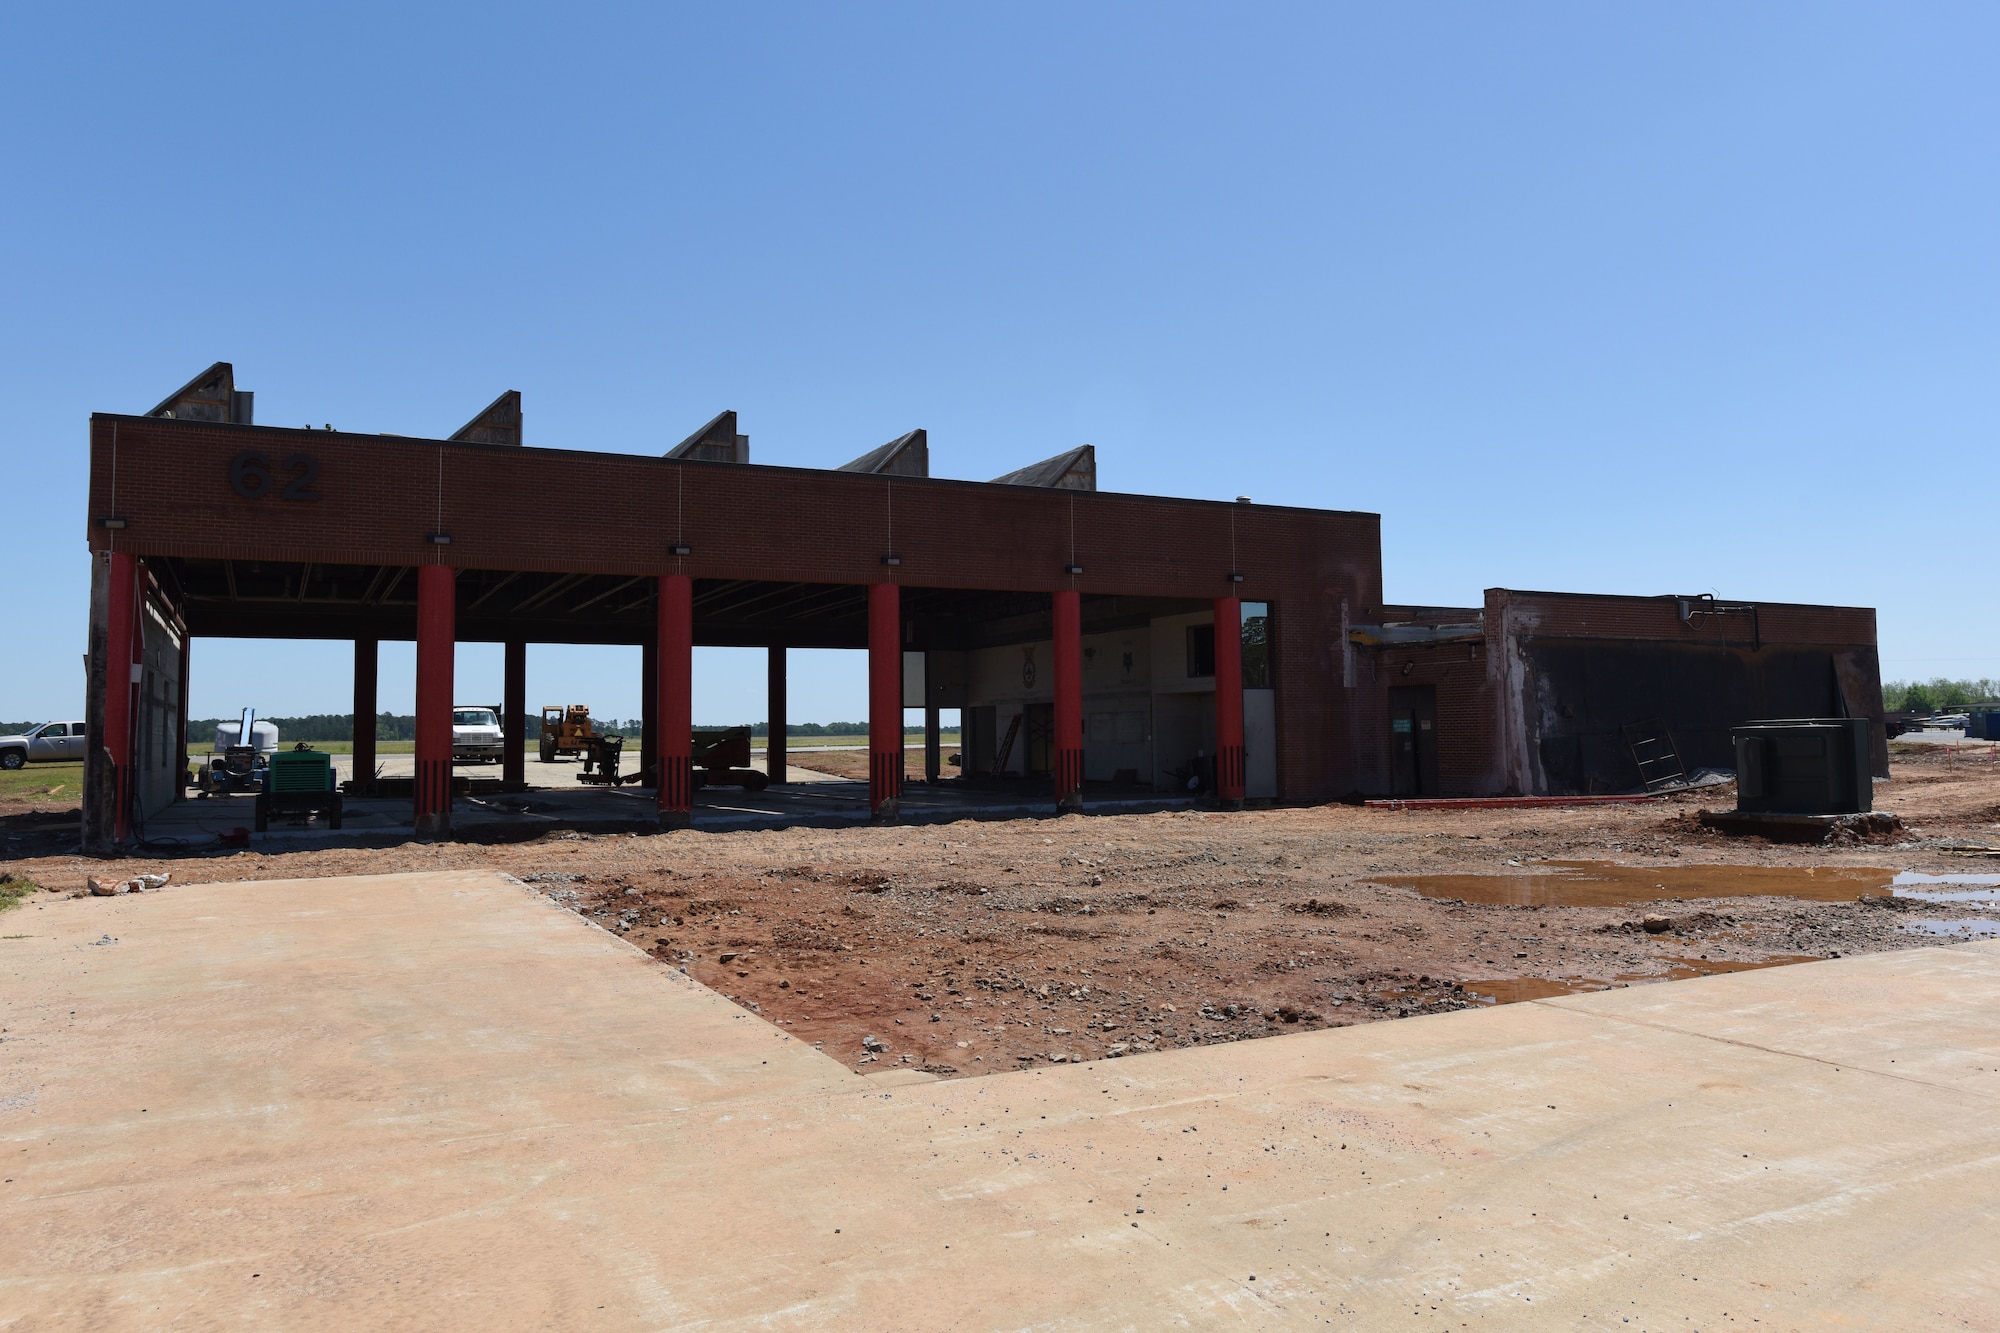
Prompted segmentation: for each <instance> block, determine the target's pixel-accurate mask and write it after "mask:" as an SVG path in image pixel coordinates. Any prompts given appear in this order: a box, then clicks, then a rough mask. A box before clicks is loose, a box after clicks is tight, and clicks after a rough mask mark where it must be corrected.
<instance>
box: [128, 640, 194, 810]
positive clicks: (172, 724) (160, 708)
mask: <svg viewBox="0 0 2000 1333" xmlns="http://www.w3.org/2000/svg"><path fill="white" fill-rule="evenodd" d="M141 633H142V635H143V638H144V642H143V644H142V649H143V657H144V670H143V671H142V672H141V674H140V677H139V712H138V715H137V716H135V717H134V718H133V719H132V726H133V728H134V729H135V731H136V732H137V738H136V739H137V740H138V747H137V763H136V769H137V771H136V772H135V773H134V774H133V777H134V779H135V781H134V783H133V792H134V800H135V802H136V804H137V806H138V810H139V816H140V818H142V819H149V818H151V817H152V816H153V815H154V814H156V813H157V812H159V811H160V810H162V809H164V808H165V807H167V806H168V805H170V804H172V803H173V800H174V797H175V796H176V795H177V794H178V792H179V790H180V776H179V773H178V772H177V771H176V770H177V769H178V768H179V764H180V726H181V721H180V714H181V690H182V689H183V688H184V687H185V683H184V682H183V681H182V680H181V641H180V636H179V635H178V634H176V633H175V632H174V630H173V628H172V627H171V626H170V625H168V624H167V622H166V621H164V620H162V619H161V618H160V615H159V612H158V611H156V610H155V609H154V607H153V604H152V603H151V602H150V601H148V602H147V603H146V614H145V617H144V619H143V621H142V623H141Z"/></svg>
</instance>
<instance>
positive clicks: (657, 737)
mask: <svg viewBox="0 0 2000 1333" xmlns="http://www.w3.org/2000/svg"><path fill="white" fill-rule="evenodd" d="M658 644H659V646H658V647H657V648H656V649H655V650H654V652H655V656H656V657H657V659H658V661H659V675H658V676H657V678H656V679H655V682H654V688H655V691H656V693H655V695H654V704H653V715H654V717H655V718H656V719H658V720H657V722H656V723H655V726H654V738H653V748H654V752H655V753H656V754H657V755H658V756H659V765H660V771H659V786H658V791H659V801H660V827H662V828H686V827H687V826H688V825H689V823H691V822H692V820H693V818H694V580H693V579H692V578H690V577H689V576H687V575H686V574H662V575H660V623H659V640H658Z"/></svg>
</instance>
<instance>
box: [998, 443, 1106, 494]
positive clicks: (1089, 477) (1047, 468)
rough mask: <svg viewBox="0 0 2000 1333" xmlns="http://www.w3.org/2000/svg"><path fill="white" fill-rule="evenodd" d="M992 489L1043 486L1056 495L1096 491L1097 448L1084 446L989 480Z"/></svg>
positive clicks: (1089, 445) (1088, 445)
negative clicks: (997, 487) (1056, 493)
mask: <svg viewBox="0 0 2000 1333" xmlns="http://www.w3.org/2000/svg"><path fill="white" fill-rule="evenodd" d="M993 484H994V485H995V486H1046V487H1049V488H1050V489H1052V490H1058V491H1094V490H1096V489H1097V446H1095V445H1091V444H1086V445H1081V446H1079V447H1078V448H1075V449H1071V450H1070V451H1069V452H1067V453H1061V454H1057V455H1056V456H1055V457H1054V458H1044V459H1043V460H1042V461H1041V462H1039V463H1030V464H1029V465H1028V466H1026V467H1024V468H1018V469H1016V470H1015V471H1013V472H1009V473H1008V474H1007V475H1006V476H1004V477H995V478H994V479H993Z"/></svg>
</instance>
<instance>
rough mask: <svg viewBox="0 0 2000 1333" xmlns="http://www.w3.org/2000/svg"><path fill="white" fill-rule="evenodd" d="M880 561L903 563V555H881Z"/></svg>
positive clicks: (888, 563)
mask: <svg viewBox="0 0 2000 1333" xmlns="http://www.w3.org/2000/svg"><path fill="white" fill-rule="evenodd" d="M882 563H883V564H885V565H900V564H902V563H903V557H902V556H900V555H885V556H883V557H882Z"/></svg>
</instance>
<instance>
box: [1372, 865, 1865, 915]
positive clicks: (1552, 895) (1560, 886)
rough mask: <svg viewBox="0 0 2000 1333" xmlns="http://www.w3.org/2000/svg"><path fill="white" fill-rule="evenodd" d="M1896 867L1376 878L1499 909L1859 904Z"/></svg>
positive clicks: (1598, 868) (1604, 868)
mask: <svg viewBox="0 0 2000 1333" xmlns="http://www.w3.org/2000/svg"><path fill="white" fill-rule="evenodd" d="M1896 878H1897V875H1896V872H1895V871H1893V870H1875V869H1870V868H1867V867H1852V866H1837V867H1836V866H1621V865H1613V864H1612V863H1610V862H1608V861H1539V862H1536V863H1535V865H1534V866H1533V867H1532V868H1523V869H1522V870H1521V871H1519V872H1516V873H1509V874H1498V875H1382V876H1376V877H1374V879H1375V882H1376V883H1378V884H1389V885H1393V886H1394V887H1397V888H1404V889H1415V890H1416V891H1417V892H1418V893H1421V894H1423V895H1424V896H1425V897H1426V898H1448V899H1457V900H1459V901H1462V902H1469V903H1483V904H1487V905H1491V906H1498V907H1627V906H1631V905H1633V904H1635V903H1649V902H1657V901H1659V900H1661V899H1663V898H1676V899H1678V898H1761V897H1769V898H1800V899H1804V900H1806V901H1809V902H1817V903H1838V902H1850V903H1851V902H1853V901H1854V900H1855V899H1856V898H1859V897H1861V896H1863V895H1865V894H1878V893H1887V892H1888V891H1889V888H1890V885H1891V884H1892V883H1894V882H1895V881H1896Z"/></svg>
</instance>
